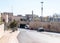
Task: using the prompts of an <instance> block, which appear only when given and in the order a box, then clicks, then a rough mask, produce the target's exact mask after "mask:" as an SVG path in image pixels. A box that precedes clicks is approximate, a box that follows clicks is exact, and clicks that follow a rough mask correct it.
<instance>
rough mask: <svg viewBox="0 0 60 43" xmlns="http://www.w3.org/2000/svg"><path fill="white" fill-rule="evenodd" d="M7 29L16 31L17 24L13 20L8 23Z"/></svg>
mask: <svg viewBox="0 0 60 43" xmlns="http://www.w3.org/2000/svg"><path fill="white" fill-rule="evenodd" d="M9 27H10V28H11V29H12V30H16V29H17V28H16V27H17V22H16V21H15V20H14V21H13V22H11V23H10V25H9Z"/></svg>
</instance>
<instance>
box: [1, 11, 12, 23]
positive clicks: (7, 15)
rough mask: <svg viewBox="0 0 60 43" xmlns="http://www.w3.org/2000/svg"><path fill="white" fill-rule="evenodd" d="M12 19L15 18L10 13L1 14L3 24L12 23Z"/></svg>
mask: <svg viewBox="0 0 60 43" xmlns="http://www.w3.org/2000/svg"><path fill="white" fill-rule="evenodd" d="M12 17H13V13H10V12H3V13H1V19H2V21H3V22H6V23H8V22H10V21H12Z"/></svg>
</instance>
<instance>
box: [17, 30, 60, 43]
mask: <svg viewBox="0 0 60 43" xmlns="http://www.w3.org/2000/svg"><path fill="white" fill-rule="evenodd" d="M53 35H55V34H51V33H46V32H45V33H44V32H37V31H32V30H25V29H20V33H19V34H18V37H17V38H18V41H19V43H60V36H59V37H58V36H56V37H55V36H53Z"/></svg>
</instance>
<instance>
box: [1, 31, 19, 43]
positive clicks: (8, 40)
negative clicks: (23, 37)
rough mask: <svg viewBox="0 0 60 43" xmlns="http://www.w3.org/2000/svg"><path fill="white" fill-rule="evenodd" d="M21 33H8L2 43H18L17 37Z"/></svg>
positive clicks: (3, 37) (2, 38)
mask: <svg viewBox="0 0 60 43" xmlns="http://www.w3.org/2000/svg"><path fill="white" fill-rule="evenodd" d="M18 33H19V31H15V32H12V33H10V31H6V32H5V34H4V36H2V37H1V38H0V43H18V40H17V35H18Z"/></svg>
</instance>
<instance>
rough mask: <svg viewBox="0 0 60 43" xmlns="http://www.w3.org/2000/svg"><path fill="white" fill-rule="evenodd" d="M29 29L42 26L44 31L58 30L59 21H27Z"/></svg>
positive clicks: (59, 29) (59, 28)
mask: <svg viewBox="0 0 60 43" xmlns="http://www.w3.org/2000/svg"><path fill="white" fill-rule="evenodd" d="M29 25H30V29H31V28H33V29H38V28H39V27H40V26H42V27H44V30H46V31H53V32H60V22H40V21H33V22H30V23H29Z"/></svg>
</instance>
